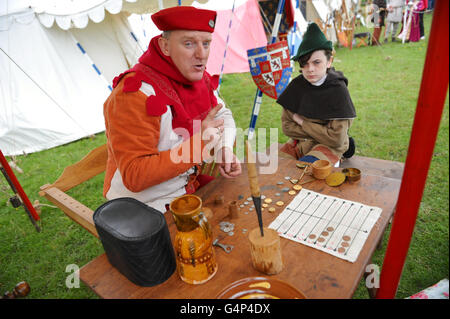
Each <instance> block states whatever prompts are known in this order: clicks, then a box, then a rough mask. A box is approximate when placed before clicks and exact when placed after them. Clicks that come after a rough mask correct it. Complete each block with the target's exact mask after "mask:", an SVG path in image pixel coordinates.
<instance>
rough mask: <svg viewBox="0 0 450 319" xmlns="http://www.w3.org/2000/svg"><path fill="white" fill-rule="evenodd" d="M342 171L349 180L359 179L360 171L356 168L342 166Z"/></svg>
mask: <svg viewBox="0 0 450 319" xmlns="http://www.w3.org/2000/svg"><path fill="white" fill-rule="evenodd" d="M342 173H344V174H345V176H346V177H347V180H348V181H349V182H356V181H359V180H360V179H361V171H360V170H359V169H357V168H353V167H349V168H344V169H343V170H342Z"/></svg>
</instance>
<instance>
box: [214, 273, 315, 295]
mask: <svg viewBox="0 0 450 319" xmlns="http://www.w3.org/2000/svg"><path fill="white" fill-rule="evenodd" d="M216 298H217V299H306V297H305V295H304V294H303V293H302V292H300V291H299V290H297V289H296V288H294V287H293V286H291V285H290V284H288V283H286V282H284V281H282V280H279V279H275V278H266V277H248V278H243V279H240V280H237V281H235V282H233V283H231V284H229V285H228V286H227V287H225V288H224V289H223V290H222V291H221V292H220V293H219V294H218V295H217V297H216Z"/></svg>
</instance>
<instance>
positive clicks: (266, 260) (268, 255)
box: [248, 227, 283, 275]
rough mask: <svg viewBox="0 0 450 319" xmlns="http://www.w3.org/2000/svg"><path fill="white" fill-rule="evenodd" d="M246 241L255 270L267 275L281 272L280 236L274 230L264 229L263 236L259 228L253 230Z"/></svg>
mask: <svg viewBox="0 0 450 319" xmlns="http://www.w3.org/2000/svg"><path fill="white" fill-rule="evenodd" d="M248 240H249V241H250V252H251V255H252V263H253V267H254V268H255V269H256V270H258V271H260V272H262V273H265V274H267V275H275V274H278V273H279V272H281V271H282V270H283V260H282V257H281V247H280V236H279V235H278V233H277V232H276V231H275V230H273V229H269V228H266V227H264V236H261V231H260V229H259V227H257V228H254V229H253V230H252V231H251V232H250V233H249V235H248Z"/></svg>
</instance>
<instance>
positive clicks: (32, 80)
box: [0, 48, 89, 135]
mask: <svg viewBox="0 0 450 319" xmlns="http://www.w3.org/2000/svg"><path fill="white" fill-rule="evenodd" d="M0 50H1V51H2V52H3V54H5V55H6V56H7V57H8V59H10V60H11V62H13V63H14V64H15V65H16V66H17V67H18V68H19V70H20V71H22V72H23V73H24V74H25V75H26V76H27V77H28V78H29V79H30V80H31V82H33V83H34V84H35V85H36V86H37V87H38V88H39V89H40V90H41V91H42V93H44V94H45V95H46V96H47V97H48V98H49V99H50V100H52V102H53V103H55V104H56V106H58V107H59V108H60V109H61V111H63V112H64V114H66V115H67V117H68V118H70V119H71V120H72V121H73V122H74V123H75V124H76V125H77V126H78V127H79V128H81V129H82V130H83V131H84V132H85V133H86V134H87V135H88V134H89V133H88V132H87V131H86V130H85V129H84V127H82V126H81V125H80V124H79V123H78V122H77V121H76V120H75V119H74V118H73V117H72V116H70V114H69V113H67V111H66V110H65V109H64V108H63V107H62V106H61V105H60V104H59V103H58V102H57V101H56V100H55V99H54V98H53V97H51V96H50V94H48V93H47V92H46V91H45V90H44V89H43V88H42V87H41V86H40V85H39V84H38V83H37V82H36V81H35V80H34V79H33V78H32V77H31V76H30V75H29V74H28V73H27V72H26V71H25V70H24V69H22V68H21V67H20V65H18V64H17V63H16V61H14V60H13V58H11V57H10V56H9V55H8V53H6V52H5V51H4V50H3V49H2V48H0Z"/></svg>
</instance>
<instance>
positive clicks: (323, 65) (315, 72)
mask: <svg viewBox="0 0 450 319" xmlns="http://www.w3.org/2000/svg"><path fill="white" fill-rule="evenodd" d="M331 62H332V58H330V60H327V56H326V55H325V52H324V50H318V51H315V52H313V54H312V55H311V57H310V58H309V60H308V62H306V64H305V65H304V66H303V67H302V68H301V69H302V74H303V76H304V77H305V79H306V80H307V81H308V82H309V83H316V82H317V81H319V80H320V79H321V78H322V77H323V76H324V75H325V74H326V73H327V69H328V68H329V67H331Z"/></svg>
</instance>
